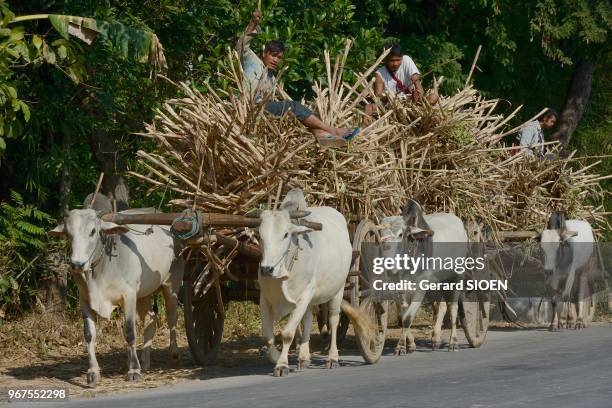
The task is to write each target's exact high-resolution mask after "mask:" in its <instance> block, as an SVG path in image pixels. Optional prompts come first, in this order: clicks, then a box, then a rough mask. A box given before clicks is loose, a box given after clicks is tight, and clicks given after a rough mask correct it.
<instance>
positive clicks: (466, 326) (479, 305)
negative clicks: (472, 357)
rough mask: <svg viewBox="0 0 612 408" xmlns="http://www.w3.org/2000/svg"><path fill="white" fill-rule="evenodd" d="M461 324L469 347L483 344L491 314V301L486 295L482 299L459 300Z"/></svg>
mask: <svg viewBox="0 0 612 408" xmlns="http://www.w3.org/2000/svg"><path fill="white" fill-rule="evenodd" d="M461 308H462V311H463V312H462V313H460V317H461V326H463V331H464V333H465V337H466V339H467V341H468V343H469V345H470V347H474V348H478V347H480V346H482V345H483V343H484V341H485V338H486V337H487V330H488V329H489V318H490V316H491V301H490V299H489V298H488V296H482V299H481V298H480V297H479V299H473V300H471V299H469V300H463V301H462V302H461Z"/></svg>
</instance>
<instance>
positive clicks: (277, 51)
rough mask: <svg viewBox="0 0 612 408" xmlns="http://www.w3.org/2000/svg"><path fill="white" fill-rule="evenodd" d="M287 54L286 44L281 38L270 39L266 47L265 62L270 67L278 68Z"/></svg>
mask: <svg viewBox="0 0 612 408" xmlns="http://www.w3.org/2000/svg"><path fill="white" fill-rule="evenodd" d="M284 54H285V44H283V43H282V41H279V40H272V41H268V42H267V43H266V45H265V47H264V52H263V58H262V60H263V63H264V65H265V66H266V68H268V69H276V67H277V66H278V63H279V62H280V60H281V59H283V55H284Z"/></svg>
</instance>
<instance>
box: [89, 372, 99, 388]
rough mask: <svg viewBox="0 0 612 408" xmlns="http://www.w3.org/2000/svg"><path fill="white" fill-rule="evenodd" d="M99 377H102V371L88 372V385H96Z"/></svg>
mask: <svg viewBox="0 0 612 408" xmlns="http://www.w3.org/2000/svg"><path fill="white" fill-rule="evenodd" d="M99 379H100V373H97V372H95V371H88V372H87V384H88V385H96V384H97V383H98V380H99Z"/></svg>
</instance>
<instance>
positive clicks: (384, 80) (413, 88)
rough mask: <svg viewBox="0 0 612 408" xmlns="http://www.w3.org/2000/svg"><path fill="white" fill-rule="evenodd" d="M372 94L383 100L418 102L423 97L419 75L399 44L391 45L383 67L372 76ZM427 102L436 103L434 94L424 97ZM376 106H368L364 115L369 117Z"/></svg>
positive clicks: (436, 98) (436, 99)
mask: <svg viewBox="0 0 612 408" xmlns="http://www.w3.org/2000/svg"><path fill="white" fill-rule="evenodd" d="M374 94H375V95H376V97H377V98H381V99H383V100H385V99H387V98H388V97H390V96H395V97H400V98H408V99H410V100H412V101H414V102H418V101H420V100H421V98H422V97H423V95H424V91H423V85H422V84H421V73H420V72H419V69H418V68H417V66H416V64H415V63H414V61H413V60H412V58H410V57H409V56H408V55H406V54H404V51H403V50H402V47H401V46H400V45H399V44H393V45H391V48H390V49H389V54H387V57H386V58H385V65H384V66H382V67H380V68H379V69H378V70H377V71H376V74H375V76H374ZM426 99H427V101H428V102H429V103H430V104H431V105H434V104H435V103H436V102H437V101H438V95H437V93H435V92H432V93H430V94H429V95H427V96H426ZM375 108H376V106H375V105H374V104H368V105H367V106H366V113H367V114H368V115H371V114H372V113H373V112H374V110H375Z"/></svg>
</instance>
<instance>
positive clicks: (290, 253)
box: [259, 189, 369, 376]
mask: <svg viewBox="0 0 612 408" xmlns="http://www.w3.org/2000/svg"><path fill="white" fill-rule="evenodd" d="M301 210H307V212H306V213H304V214H302V215H306V214H308V216H307V220H309V221H314V222H318V223H321V224H322V225H323V229H322V230H321V231H312V230H311V229H309V228H307V227H305V226H302V225H297V224H296V223H294V222H292V220H291V218H290V211H301ZM260 218H261V225H260V226H259V235H260V238H261V247H262V250H263V254H262V259H261V262H260V268H259V286H260V291H261V292H260V303H259V305H260V309H261V316H262V324H263V335H264V336H265V338H266V341H267V343H268V344H267V346H268V358H269V359H270V361H272V362H273V363H275V364H276V366H275V368H274V375H275V376H284V375H287V374H288V373H289V365H288V352H289V346H290V345H291V343H292V341H293V337H294V336H295V331H296V329H297V327H298V325H299V323H300V321H302V323H303V325H304V332H303V334H302V336H300V341H299V356H298V359H299V361H298V370H301V369H304V368H306V367H307V366H308V364H309V362H310V348H309V340H310V331H311V326H312V309H311V308H312V307H313V306H316V305H321V304H324V303H327V302H329V306H328V307H329V324H330V331H331V344H330V348H329V355H328V358H327V363H326V366H327V368H335V367H337V366H338V348H337V346H336V332H337V328H338V322H339V319H340V317H339V315H340V310H341V309H342V311H343V312H344V313H346V314H347V315H348V316H349V318H350V319H351V321H352V322H353V325H355V328H356V330H357V331H358V333H359V332H360V333H364V334H366V333H368V334H369V332H368V330H369V329H368V328H367V327H366V325H364V324H363V321H361V318H363V317H361V315H360V313H359V312H358V311H357V310H356V309H353V308H351V307H350V306H349V305H348V304H347V303H346V302H345V301H343V300H342V296H343V293H344V285H345V282H346V278H347V276H348V273H349V268H350V265H351V258H352V246H351V241H350V239H349V233H348V228H347V225H346V220H345V218H344V216H343V215H342V214H340V213H339V212H338V211H336V210H335V209H333V208H330V207H308V208H307V207H306V201H305V200H304V196H303V194H302V192H301V191H300V190H298V189H294V190H291V191H290V192H289V193H288V194H287V196H286V197H285V199H284V200H283V203H282V205H281V207H280V210H275V211H272V210H267V211H263V212H262V213H261V216H260ZM287 315H290V316H289V320H288V322H287V324H286V325H285V326H284V327H283V329H282V332H281V335H282V341H283V345H282V351H281V352H280V353H279V351H278V349H277V348H276V346H275V344H274V333H273V322H274V321H275V320H280V319H282V318H283V317H285V316H287Z"/></svg>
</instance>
